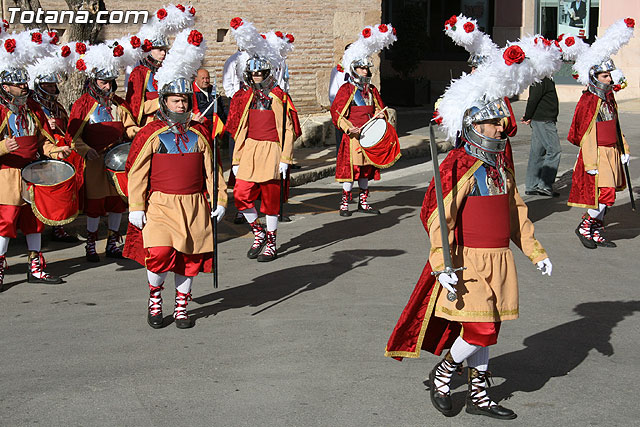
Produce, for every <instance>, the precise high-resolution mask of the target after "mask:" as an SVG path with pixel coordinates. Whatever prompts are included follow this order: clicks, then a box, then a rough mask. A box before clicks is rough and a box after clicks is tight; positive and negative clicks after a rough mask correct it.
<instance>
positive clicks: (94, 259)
mask: <svg viewBox="0 0 640 427" xmlns="http://www.w3.org/2000/svg"><path fill="white" fill-rule="evenodd" d="M87 261H89V262H100V257H99V256H98V254H87Z"/></svg>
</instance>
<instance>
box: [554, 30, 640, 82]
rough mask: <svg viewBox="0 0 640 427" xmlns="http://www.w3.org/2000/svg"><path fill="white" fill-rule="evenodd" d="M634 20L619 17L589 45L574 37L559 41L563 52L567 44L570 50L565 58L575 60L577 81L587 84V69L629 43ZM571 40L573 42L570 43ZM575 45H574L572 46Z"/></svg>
mask: <svg viewBox="0 0 640 427" xmlns="http://www.w3.org/2000/svg"><path fill="white" fill-rule="evenodd" d="M634 26H635V21H634V20H633V19H632V18H626V19H619V20H618V21H616V22H614V23H613V24H611V26H610V27H609V28H607V31H606V32H605V33H604V35H603V36H602V37H599V38H598V39H596V41H595V42H593V44H592V45H591V46H589V45H587V44H586V43H584V42H583V41H582V40H580V39H577V38H574V37H566V38H563V39H562V40H561V41H560V44H561V46H562V50H563V52H564V51H565V49H566V47H565V46H568V45H569V44H572V46H570V48H573V49H570V51H569V52H568V53H566V54H565V55H564V56H565V59H567V60H571V59H573V60H575V63H574V64H573V70H574V71H575V72H576V73H577V74H578V81H579V82H580V83H582V84H583V85H588V84H589V70H590V69H591V67H593V66H596V65H600V64H602V63H603V62H605V61H607V60H608V59H610V58H611V56H613V55H615V54H616V53H617V52H618V51H619V50H620V48H621V47H622V46H624V45H626V44H627V43H629V40H631V37H633V27H634ZM572 41H573V43H571V42H572ZM574 46H575V47H574Z"/></svg>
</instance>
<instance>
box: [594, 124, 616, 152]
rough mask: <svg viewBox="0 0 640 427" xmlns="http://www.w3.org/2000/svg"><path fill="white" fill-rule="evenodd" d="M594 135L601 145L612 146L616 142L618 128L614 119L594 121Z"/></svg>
mask: <svg viewBox="0 0 640 427" xmlns="http://www.w3.org/2000/svg"><path fill="white" fill-rule="evenodd" d="M596 137H597V139H598V145H599V146H601V147H614V146H615V145H616V144H617V143H618V130H617V128H616V121H615V120H607V121H605V122H596Z"/></svg>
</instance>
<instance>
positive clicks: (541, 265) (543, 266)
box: [536, 258, 553, 276]
mask: <svg viewBox="0 0 640 427" xmlns="http://www.w3.org/2000/svg"><path fill="white" fill-rule="evenodd" d="M536 265H537V266H538V270H540V271H541V272H542V275H543V276H544V275H545V274H546V275H547V276H551V270H553V265H551V260H550V259H549V258H545V259H543V260H542V261H538V263H537V264H536Z"/></svg>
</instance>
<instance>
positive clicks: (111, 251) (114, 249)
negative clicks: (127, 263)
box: [105, 230, 124, 259]
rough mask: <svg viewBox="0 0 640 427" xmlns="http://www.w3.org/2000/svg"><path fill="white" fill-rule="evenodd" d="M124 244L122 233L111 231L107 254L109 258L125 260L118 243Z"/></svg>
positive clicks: (108, 238)
mask: <svg viewBox="0 0 640 427" xmlns="http://www.w3.org/2000/svg"><path fill="white" fill-rule="evenodd" d="M120 242H122V237H120V233H119V232H117V231H114V230H109V234H108V236H107V248H106V254H105V255H107V258H116V259H123V258H124V257H123V256H122V248H121V247H120V246H118V243H120Z"/></svg>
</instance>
